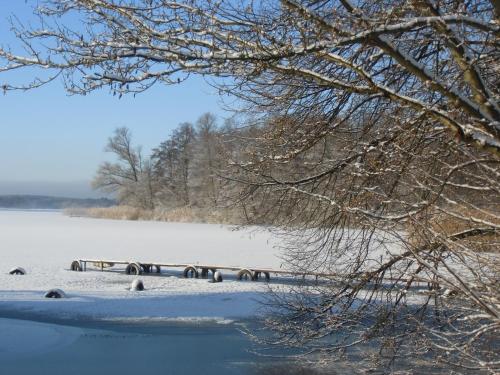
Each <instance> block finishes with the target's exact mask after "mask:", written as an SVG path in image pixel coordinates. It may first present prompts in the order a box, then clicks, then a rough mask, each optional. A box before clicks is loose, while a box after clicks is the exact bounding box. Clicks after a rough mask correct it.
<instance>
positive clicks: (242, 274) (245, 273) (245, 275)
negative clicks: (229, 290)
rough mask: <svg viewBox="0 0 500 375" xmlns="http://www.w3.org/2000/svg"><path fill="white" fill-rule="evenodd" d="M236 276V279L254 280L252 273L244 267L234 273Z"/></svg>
mask: <svg viewBox="0 0 500 375" xmlns="http://www.w3.org/2000/svg"><path fill="white" fill-rule="evenodd" d="M236 277H237V278H238V280H241V281H249V280H251V281H255V276H254V273H253V272H252V271H250V270H248V269H246V268H245V269H242V270H240V271H239V272H238V274H237V275H236Z"/></svg>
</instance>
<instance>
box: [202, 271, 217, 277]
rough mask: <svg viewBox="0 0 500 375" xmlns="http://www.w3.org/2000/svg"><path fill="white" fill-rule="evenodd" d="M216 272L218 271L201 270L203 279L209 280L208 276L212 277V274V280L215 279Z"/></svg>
mask: <svg viewBox="0 0 500 375" xmlns="http://www.w3.org/2000/svg"><path fill="white" fill-rule="evenodd" d="M215 271H217V270H216V269H215V268H202V269H201V278H202V279H208V275H210V273H211V274H212V278H213V277H214V274H215Z"/></svg>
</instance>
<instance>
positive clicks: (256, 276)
mask: <svg viewBox="0 0 500 375" xmlns="http://www.w3.org/2000/svg"><path fill="white" fill-rule="evenodd" d="M262 278H265V279H266V281H269V280H271V275H269V272H266V271H255V272H254V274H253V279H254V280H259V279H262Z"/></svg>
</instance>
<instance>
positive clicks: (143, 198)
mask: <svg viewBox="0 0 500 375" xmlns="http://www.w3.org/2000/svg"><path fill="white" fill-rule="evenodd" d="M105 150H106V151H107V152H111V153H113V154H115V156H116V157H117V159H118V161H117V162H116V163H110V162H104V163H103V164H101V166H100V167H99V169H98V171H97V173H96V176H95V178H94V180H93V181H92V186H93V187H94V188H95V189H100V190H103V191H106V192H110V193H117V195H118V200H119V201H120V202H121V203H126V204H132V205H135V206H139V207H142V208H149V209H151V208H154V196H155V187H154V181H153V179H152V170H151V166H150V163H149V161H147V160H143V156H142V152H141V148H140V147H134V146H133V145H132V135H131V133H130V131H129V129H127V128H124V127H122V128H118V129H116V130H115V133H114V136H113V137H110V138H109V139H108V143H107V145H106V148H105Z"/></svg>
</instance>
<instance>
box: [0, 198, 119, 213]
mask: <svg viewBox="0 0 500 375" xmlns="http://www.w3.org/2000/svg"><path fill="white" fill-rule="evenodd" d="M114 205H116V201H114V200H112V199H108V198H99V199H91V198H88V199H81V198H64V197H49V196H43V195H0V208H20V209H54V210H57V209H64V208H69V207H110V206H114Z"/></svg>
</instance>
